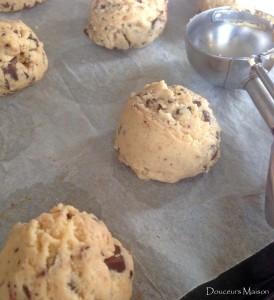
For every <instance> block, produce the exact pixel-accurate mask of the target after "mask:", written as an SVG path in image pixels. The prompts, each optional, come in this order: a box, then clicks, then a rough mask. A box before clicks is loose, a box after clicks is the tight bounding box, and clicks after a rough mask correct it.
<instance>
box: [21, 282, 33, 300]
mask: <svg viewBox="0 0 274 300" xmlns="http://www.w3.org/2000/svg"><path fill="white" fill-rule="evenodd" d="M23 291H24V293H25V295H26V297H27V299H29V300H31V292H30V290H29V288H28V287H27V286H26V285H23Z"/></svg>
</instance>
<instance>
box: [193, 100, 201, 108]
mask: <svg viewBox="0 0 274 300" xmlns="http://www.w3.org/2000/svg"><path fill="white" fill-rule="evenodd" d="M193 103H194V104H196V105H197V106H198V107H200V106H201V105H202V102H201V101H198V100H195V101H193Z"/></svg>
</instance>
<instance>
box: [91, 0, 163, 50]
mask: <svg viewBox="0 0 274 300" xmlns="http://www.w3.org/2000/svg"><path fill="white" fill-rule="evenodd" d="M166 21H167V0H94V1H93V3H92V6H91V16H90V21H89V24H88V26H87V28H86V29H85V32H86V34H87V35H88V36H89V37H90V39H91V40H92V41H94V42H95V43H96V44H98V45H100V46H103V47H106V48H109V49H123V50H126V49H129V48H141V47H144V46H145V45H147V44H149V43H151V42H152V41H154V40H155V39H156V38H157V37H158V36H159V35H160V34H161V33H162V31H163V30H164V28H165V25H166Z"/></svg>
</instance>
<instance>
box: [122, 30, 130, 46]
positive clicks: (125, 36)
mask: <svg viewBox="0 0 274 300" xmlns="http://www.w3.org/2000/svg"><path fill="white" fill-rule="evenodd" d="M123 36H124V39H125V40H126V41H127V43H128V47H131V41H130V40H129V38H128V37H127V35H126V34H125V33H123Z"/></svg>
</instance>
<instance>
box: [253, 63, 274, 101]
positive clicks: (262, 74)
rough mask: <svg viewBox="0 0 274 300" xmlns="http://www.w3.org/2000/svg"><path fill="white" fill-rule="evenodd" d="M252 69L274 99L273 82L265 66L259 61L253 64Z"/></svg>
mask: <svg viewBox="0 0 274 300" xmlns="http://www.w3.org/2000/svg"><path fill="white" fill-rule="evenodd" d="M252 69H253V70H254V71H255V73H256V74H257V75H258V76H259V78H260V79H261V81H262V82H263V84H264V86H265V87H266V89H267V90H268V92H269V94H270V95H271V97H272V98H273V99H274V83H273V82H272V80H271V79H270V77H269V76H268V74H267V71H266V70H265V68H264V67H263V66H262V64H261V63H258V64H254V65H253V66H252Z"/></svg>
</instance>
